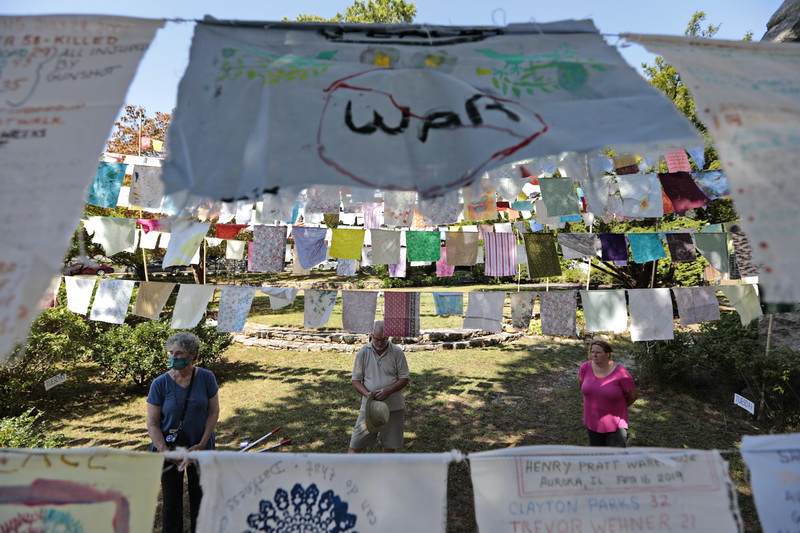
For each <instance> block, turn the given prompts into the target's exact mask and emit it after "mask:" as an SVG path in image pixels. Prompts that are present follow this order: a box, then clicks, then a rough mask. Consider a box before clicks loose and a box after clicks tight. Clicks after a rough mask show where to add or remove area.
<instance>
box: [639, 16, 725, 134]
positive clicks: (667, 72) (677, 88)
mask: <svg viewBox="0 0 800 533" xmlns="http://www.w3.org/2000/svg"><path fill="white" fill-rule="evenodd" d="M705 19H706V14H705V13H704V12H702V11H695V13H694V15H692V18H691V19H690V20H689V24H687V26H686V31H684V32H683V34H684V35H686V36H688V37H708V38H710V37H713V36H714V35H716V33H717V32H718V31H719V28H720V24H717V25H716V26H714V25H713V24H709V25H708V26H707V27H706V28H705V29H703V28H702V23H703V21H705ZM642 69H643V70H644V75H645V78H646V79H647V81H648V82H650V84H651V85H653V86H654V87H656V88H657V89H659V90H660V91H661V92H663V93H664V94H665V95H666V96H667V98H669V99H670V100H672V101H673V102H674V103H675V107H677V108H678V110H679V111H680V112H681V113H683V114H684V115H685V116H686V118H688V119H689V120H690V121H692V124H694V126H695V127H696V128H697V129H698V130H699V131H700V132H701V133H703V134H704V135H705V134H706V127H705V125H704V124H703V123H702V122H701V121H700V120H699V119H698V118H697V110H696V108H695V105H694V98H692V95H691V93H690V92H689V89H688V87H686V85H685V84H684V83H683V81H682V80H681V75H680V74H679V73H678V70H677V69H676V68H675V67H674V66H672V65H670V64H669V63H667V61H666V59H664V58H663V57H661V56H658V57H656V59H655V61H654V63H653V64H652V65H648V64H647V63H642Z"/></svg>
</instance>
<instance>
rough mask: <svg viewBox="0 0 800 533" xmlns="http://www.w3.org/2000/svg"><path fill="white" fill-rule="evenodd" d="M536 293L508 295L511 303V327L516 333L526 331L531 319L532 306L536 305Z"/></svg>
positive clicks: (513, 293)
mask: <svg viewBox="0 0 800 533" xmlns="http://www.w3.org/2000/svg"><path fill="white" fill-rule="evenodd" d="M537 295H538V293H537V292H512V293H510V294H509V299H510V301H511V325H512V326H514V328H515V329H517V330H518V331H528V328H529V327H530V326H531V318H532V317H533V306H534V304H535V303H536V296H537Z"/></svg>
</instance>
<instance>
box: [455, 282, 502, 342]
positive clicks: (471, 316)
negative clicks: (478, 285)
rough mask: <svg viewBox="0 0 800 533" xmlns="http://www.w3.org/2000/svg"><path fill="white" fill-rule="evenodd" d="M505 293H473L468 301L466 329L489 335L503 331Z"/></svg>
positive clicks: (465, 320) (465, 319) (464, 326)
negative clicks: (482, 331)
mask: <svg viewBox="0 0 800 533" xmlns="http://www.w3.org/2000/svg"><path fill="white" fill-rule="evenodd" d="M505 301H506V293H505V292H471V293H469V297H468V299H467V314H466V317H465V318H464V325H463V328H464V329H482V330H484V331H488V332H489V333H500V332H501V331H503V306H504V305H505Z"/></svg>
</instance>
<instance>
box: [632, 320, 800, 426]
mask: <svg viewBox="0 0 800 533" xmlns="http://www.w3.org/2000/svg"><path fill="white" fill-rule="evenodd" d="M632 353H633V357H634V360H635V361H636V363H637V365H638V366H639V372H640V376H641V377H642V379H643V380H649V381H652V382H654V383H656V384H659V385H680V386H687V387H695V388H697V387H705V386H708V385H711V384H716V385H720V386H723V387H728V388H730V389H733V390H736V391H742V390H744V389H748V390H749V394H747V396H749V397H750V398H749V399H751V400H753V401H754V402H755V403H756V404H757V405H760V406H761V407H763V409H762V410H761V411H760V412H759V418H762V419H765V418H769V419H771V420H772V421H773V422H774V423H776V424H777V425H778V426H780V425H784V424H785V423H786V421H787V420H788V417H790V416H794V415H792V413H791V409H793V408H794V407H791V408H790V405H792V404H795V405H796V404H797V402H798V400H800V398H798V396H797V394H796V393H795V388H796V386H797V382H798V378H799V377H800V363H799V362H798V359H797V356H796V354H794V353H792V352H789V351H787V350H784V351H773V352H770V353H768V354H767V353H765V350H764V347H763V346H762V345H761V343H760V342H759V340H758V328H757V325H756V322H755V321H754V322H753V323H751V324H750V325H748V326H745V327H743V326H742V325H741V321H740V319H739V315H738V314H737V313H724V314H723V315H722V316H721V317H720V320H715V321H713V322H706V323H703V324H702V325H701V326H700V330H699V332H697V333H685V332H676V333H675V338H674V339H673V340H671V341H656V342H638V343H634V345H633V349H632Z"/></svg>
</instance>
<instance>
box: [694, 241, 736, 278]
mask: <svg viewBox="0 0 800 533" xmlns="http://www.w3.org/2000/svg"><path fill="white" fill-rule="evenodd" d="M692 239H693V240H694V245H695V247H696V248H697V250H698V251H699V252H700V253H701V254H703V257H705V258H706V260H708V262H709V263H710V264H711V266H713V267H714V268H716V269H717V270H719V271H720V272H721V273H722V274H727V273H729V272H730V254H728V234H727V233H725V232H719V233H692Z"/></svg>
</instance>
